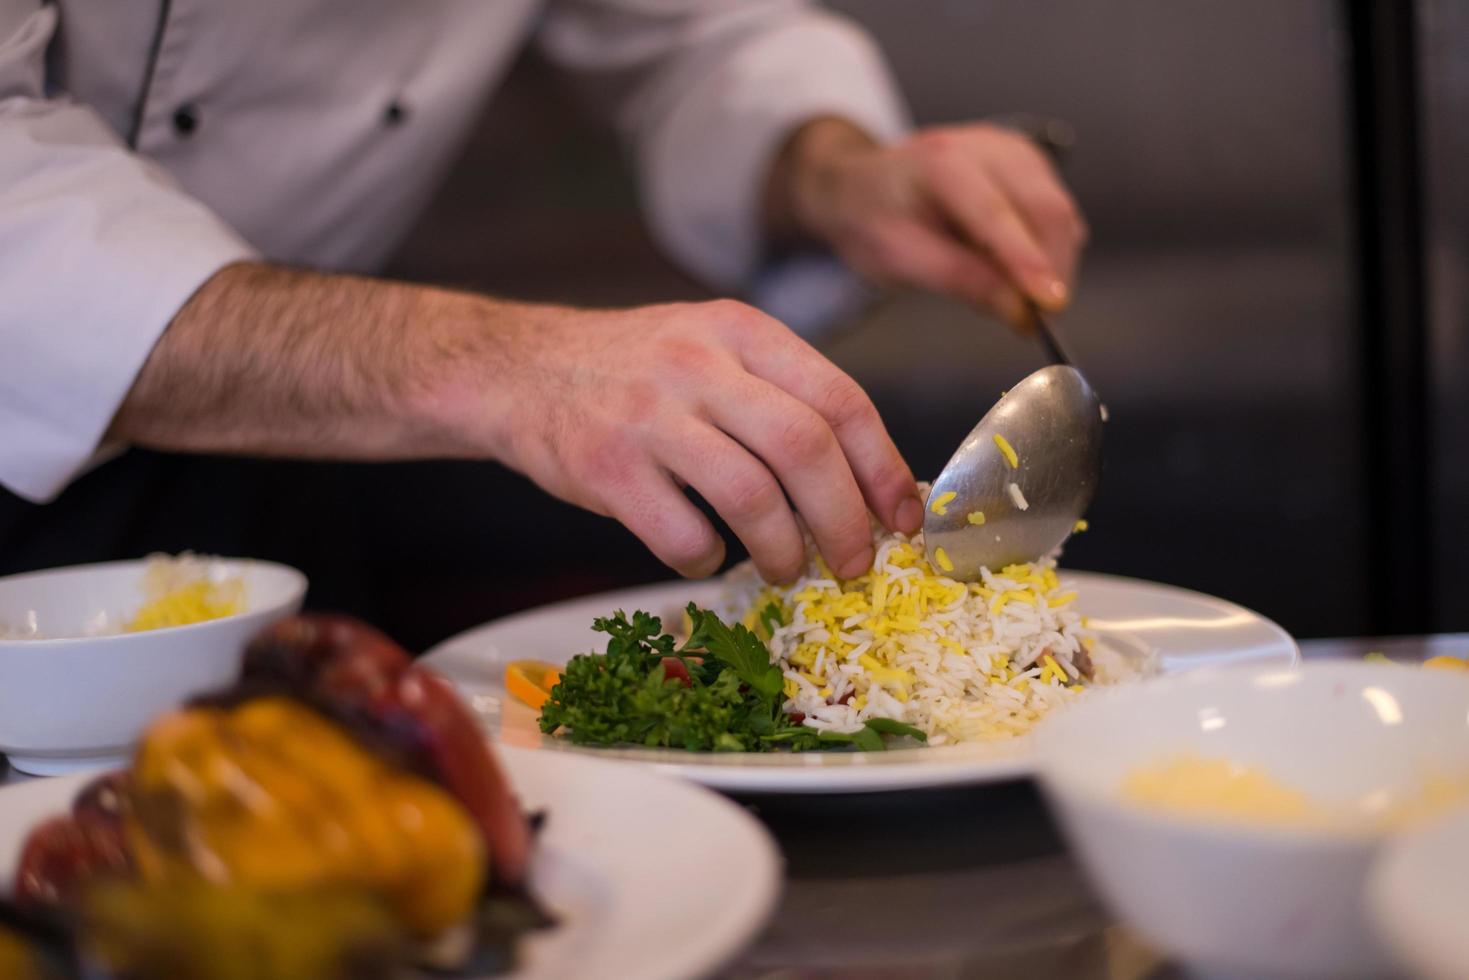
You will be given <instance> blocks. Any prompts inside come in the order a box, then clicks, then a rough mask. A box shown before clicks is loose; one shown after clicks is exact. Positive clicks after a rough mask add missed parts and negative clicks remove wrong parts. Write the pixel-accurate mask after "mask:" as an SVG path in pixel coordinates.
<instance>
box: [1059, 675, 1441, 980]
mask: <svg viewBox="0 0 1469 980" xmlns="http://www.w3.org/2000/svg"><path fill="white" fill-rule="evenodd" d="M1179 753H1190V754H1194V755H1198V756H1204V757H1210V758H1216V757H1222V758H1225V759H1228V760H1229V761H1231V762H1235V763H1239V764H1242V765H1245V766H1249V767H1252V768H1258V769H1261V770H1263V771H1264V772H1266V773H1267V774H1269V775H1270V776H1272V777H1274V778H1275V779H1276V780H1278V781H1280V782H1283V783H1284V784H1286V785H1287V786H1290V787H1292V788H1294V789H1295V790H1297V791H1298V792H1300V793H1303V794H1305V796H1306V797H1307V798H1308V799H1310V800H1313V801H1315V802H1317V803H1318V804H1321V805H1326V806H1340V807H1342V808H1344V809H1345V808H1352V809H1353V810H1356V811H1357V812H1363V813H1365V812H1370V810H1371V808H1372V807H1373V806H1374V804H1375V805H1376V806H1388V805H1391V804H1393V803H1395V802H1399V801H1402V800H1404V799H1408V798H1411V796H1410V795H1409V794H1415V793H1420V794H1421V792H1422V791H1423V789H1424V786H1425V780H1427V779H1429V778H1433V777H1440V778H1443V777H1448V778H1454V777H1456V776H1457V777H1462V776H1463V775H1464V774H1465V773H1464V771H1463V770H1462V769H1460V768H1457V767H1464V766H1466V765H1469V677H1461V676H1457V675H1452V676H1451V675H1449V674H1448V673H1447V672H1441V671H1428V670H1422V669H1420V668H1416V667H1407V666H1400V665H1394V664H1370V663H1359V662H1347V661H1339V662H1315V663H1310V664H1307V665H1306V666H1305V667H1304V668H1302V669H1301V670H1296V671H1265V672H1239V671H1207V672H1200V673H1196V674H1190V675H1188V676H1183V677H1172V678H1158V679H1154V680H1151V681H1147V682H1144V683H1142V684H1138V685H1135V686H1132V687H1129V688H1118V689H1116V690H1113V691H1110V692H1107V693H1106V694H1104V695H1100V696H1098V697H1095V698H1091V699H1088V700H1086V701H1084V702H1080V703H1077V704H1076V705H1074V706H1073V707H1071V708H1069V709H1068V710H1067V711H1065V712H1063V713H1060V714H1057V715H1056V716H1055V717H1053V718H1050V719H1048V720H1047V721H1046V722H1045V723H1044V724H1042V725H1041V726H1040V728H1039V729H1038V730H1037V731H1036V754H1037V762H1038V769H1039V772H1038V775H1039V778H1040V781H1041V785H1042V787H1043V788H1044V790H1045V793H1046V796H1047V798H1048V799H1049V800H1050V801H1051V803H1052V805H1053V806H1054V808H1055V809H1056V811H1057V813H1058V815H1059V817H1060V820H1061V824H1062V827H1063V829H1064V830H1065V831H1066V834H1067V837H1068V838H1069V839H1070V841H1071V843H1072V845H1073V847H1074V849H1075V850H1076V851H1077V853H1078V854H1079V855H1080V857H1081V859H1082V861H1083V863H1084V864H1085V865H1086V867H1087V870H1088V871H1089V873H1090V876H1091V878H1092V881H1093V882H1094V883H1095V885H1096V886H1097V888H1098V891H1099V892H1100V893H1101V895H1102V897H1103V899H1104V900H1105V901H1106V903H1107V904H1108V905H1109V906H1110V907H1111V908H1112V910H1113V911H1114V912H1115V913H1116V914H1118V915H1119V916H1120V917H1121V918H1123V919H1124V920H1126V921H1127V922H1128V923H1130V924H1131V925H1132V926H1133V927H1134V928H1136V929H1137V930H1138V931H1139V932H1140V933H1141V934H1142V935H1143V936H1145V937H1146V938H1148V939H1149V940H1150V941H1151V942H1152V943H1153V944H1155V945H1156V946H1158V947H1159V948H1161V949H1163V950H1164V951H1166V952H1168V953H1170V954H1172V955H1174V956H1176V957H1178V958H1180V959H1182V960H1183V961H1185V962H1187V963H1189V964H1190V965H1192V966H1196V967H1198V968H1201V969H1203V970H1204V971H1206V972H1212V973H1219V974H1233V975H1239V976H1250V977H1348V976H1373V975H1380V974H1383V973H1385V972H1387V971H1388V965H1389V964H1388V960H1387V957H1386V956H1385V954H1384V952H1383V950H1382V948H1381V947H1380V946H1379V945H1378V944H1377V943H1376V942H1375V941H1374V939H1373V937H1372V933H1371V930H1370V928H1369V926H1368V921H1367V916H1366V909H1365V905H1364V901H1363V888H1364V885H1365V883H1366V880H1367V875H1368V873H1369V871H1370V869H1371V867H1372V863H1373V860H1374V859H1375V857H1376V856H1377V854H1378V851H1379V850H1380V848H1381V845H1382V842H1383V841H1384V840H1386V839H1387V837H1386V833H1385V832H1383V831H1377V830H1372V829H1368V828H1366V827H1358V828H1356V829H1350V830H1346V829H1344V830H1336V829H1331V830H1321V831H1308V830H1300V829H1287V828H1277V827H1270V826H1260V825H1255V824H1248V825H1245V824H1239V823H1229V822H1221V821H1211V820H1206V819H1203V818H1200V817H1192V816H1180V815H1175V814H1165V813H1159V812H1157V811H1154V810H1150V809H1147V808H1145V807H1142V806H1139V805H1138V804H1135V803H1131V802H1129V801H1128V800H1126V799H1125V798H1124V797H1123V796H1122V794H1121V791H1120V787H1121V784H1122V782H1123V780H1124V779H1125V778H1126V776H1127V775H1128V774H1129V773H1131V772H1132V771H1134V770H1135V769H1137V768H1138V767H1141V766H1146V765H1150V764H1156V763H1159V762H1163V761H1166V760H1167V759H1168V758H1169V757H1170V756H1176V755H1177V754H1179Z"/></svg>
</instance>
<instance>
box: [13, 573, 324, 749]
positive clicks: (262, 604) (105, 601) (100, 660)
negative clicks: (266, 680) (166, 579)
mask: <svg viewBox="0 0 1469 980" xmlns="http://www.w3.org/2000/svg"><path fill="white" fill-rule="evenodd" d="M219 562H220V563H221V564H222V565H223V566H224V569H225V572H226V573H227V574H229V575H232V576H236V575H237V576H239V577H241V578H242V579H243V580H244V582H245V604H246V608H245V610H244V611H243V612H240V613H236V614H235V615H232V616H225V617H222V618H220V619H212V620H208V621H205V622H202V623H193V624H190V625H188V626H172V627H167V628H164V629H157V630H147V631H143V632H138V633H109V634H105V635H100V636H88V635H84V634H86V633H88V632H89V631H95V630H96V629H97V627H98V625H99V624H105V623H122V622H125V621H126V620H127V619H128V617H129V616H130V615H131V614H132V611H134V610H136V609H137V608H138V606H140V605H141V604H142V602H143V580H144V568H145V565H146V562H145V561H118V562H106V563H103V564H97V565H77V566H74V567H71V568H57V569H51V570H48V571H44V572H30V573H27V574H24V575H11V576H7V577H5V578H0V625H3V626H5V627H7V628H9V629H10V630H12V631H14V630H19V629H24V630H26V631H28V632H36V633H39V634H40V636H42V637H58V638H57V639H13V638H10V639H7V638H3V636H0V752H3V753H4V754H5V755H7V756H8V757H9V758H10V764H11V765H13V766H14V767H15V768H17V769H19V770H21V771H23V772H28V773H32V774H35V775H44V776H49V775H55V774H57V773H62V772H71V771H73V770H77V769H87V768H94V767H97V766H108V765H114V764H116V763H119V762H121V761H123V760H124V759H125V758H126V757H127V754H128V752H129V750H130V749H131V747H132V745H133V743H134V742H135V741H136V740H137V737H138V735H139V734H140V733H141V732H142V730H143V727H144V726H145V725H146V724H147V723H148V721H149V720H150V719H151V718H152V717H153V716H154V715H156V714H158V713H159V712H160V711H164V710H166V709H168V708H171V707H173V706H175V705H177V704H178V703H180V702H181V701H183V700H185V699H186V698H189V697H191V696H193V695H195V694H199V693H201V692H203V691H208V690H211V689H214V688H217V687H223V686H225V685H227V684H229V683H230V682H232V681H233V680H234V679H235V678H236V677H237V676H238V674H239V670H240V657H241V654H242V653H243V651H244V649H245V644H246V643H248V642H249V640H250V638H251V637H252V636H254V635H255V634H256V633H258V632H260V630H262V629H263V628H265V627H266V626H267V625H269V624H270V623H272V622H274V621H275V620H277V619H280V618H282V617H284V616H288V615H290V614H291V613H293V612H295V611H296V610H298V609H299V608H300V607H301V600H302V598H303V597H304V596H305V594H306V576H304V575H302V574H301V573H300V572H298V571H296V570H295V569H294V568H289V567H287V566H285V565H277V564H275V563H273V562H265V561H252V560H246V559H219Z"/></svg>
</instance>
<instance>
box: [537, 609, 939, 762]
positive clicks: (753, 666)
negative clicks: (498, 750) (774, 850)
mask: <svg viewBox="0 0 1469 980" xmlns="http://www.w3.org/2000/svg"><path fill="white" fill-rule="evenodd" d="M688 614H689V619H690V622H691V623H692V624H693V632H692V633H691V634H690V636H689V639H688V640H687V641H686V642H685V643H684V644H683V645H682V646H677V641H676V640H675V639H674V638H673V637H672V636H670V635H668V634H666V633H664V632H663V622H662V620H660V619H659V618H658V617H657V616H653V615H650V614H648V613H646V612H643V611H641V610H639V611H636V612H634V613H633V614H632V619H630V620H629V619H628V617H627V615H626V614H625V613H624V612H622V611H621V610H618V611H617V612H616V613H614V614H613V616H612V617H611V618H604V619H597V620H595V621H594V622H593V623H592V628H593V629H595V630H597V631H598V632H601V633H606V634H607V638H608V639H607V649H606V651H605V652H603V653H586V654H579V655H577V656H575V657H572V658H571V661H570V662H569V663H568V664H567V665H566V669H565V670H564V671H563V672H562V674H561V680H560V682H559V683H558V684H557V685H556V687H555V688H553V689H552V691H551V697H550V699H549V700H548V701H547V702H546V704H545V706H544V707H543V708H542V709H541V719H540V724H541V731H543V732H546V733H548V734H550V733H555V732H558V731H564V732H565V734H566V735H567V737H568V738H570V739H571V740H572V741H573V742H576V743H578V744H581V745H617V744H631V745H646V746H650V747H659V746H661V747H667V748H680V749H688V750H691V751H706V752H710V751H712V752H768V751H775V750H785V751H806V750H811V749H827V748H838V747H851V748H856V749H860V750H862V751H867V752H875V751H880V750H881V749H883V748H884V747H885V746H884V742H883V738H882V736H883V735H904V736H908V737H910V738H915V739H917V740H919V741H925V740H926V739H925V736H924V734H923V732H922V731H920V730H919V729H917V728H914V727H913V726H911V725H905V724H903V723H902V722H897V721H891V720H889V719H882V718H875V719H872V720H871V721H869V722H868V723H867V727H865V728H862V729H859V730H858V731H856V732H851V733H841V732H822V731H818V730H817V729H814V728H807V727H806V726H804V725H797V724H792V723H791V718H790V716H789V715H787V714H786V713H785V712H783V711H782V710H781V705H782V704H783V703H784V700H785V699H784V697H783V690H782V688H783V680H782V677H781V672H780V668H779V667H777V666H775V665H774V664H772V663H771V662H770V650H769V648H768V647H766V645H765V644H764V643H763V642H762V641H761V640H760V638H759V637H758V636H756V635H755V634H754V633H752V632H751V631H750V630H748V629H746V628H745V627H744V626H743V625H742V624H739V623H736V624H734V625H733V626H730V625H726V624H725V623H724V622H722V621H721V620H720V619H719V617H718V616H716V615H714V614H713V613H712V612H709V611H708V610H706V609H700V608H699V607H698V606H696V605H694V604H693V603H689V607H688ZM760 619H761V624H760V625H761V627H762V628H763V630H764V631H765V632H767V633H768V632H769V631H771V630H772V629H774V628H776V627H778V626H779V625H780V624H781V619H782V616H781V611H780V607H779V606H778V605H776V604H774V603H772V604H771V605H769V606H767V607H766V608H765V609H763V610H761V613H760Z"/></svg>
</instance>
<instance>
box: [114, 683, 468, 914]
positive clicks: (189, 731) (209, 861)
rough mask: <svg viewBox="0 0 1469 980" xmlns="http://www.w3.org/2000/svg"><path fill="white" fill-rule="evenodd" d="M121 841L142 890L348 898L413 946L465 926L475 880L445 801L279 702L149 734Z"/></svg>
mask: <svg viewBox="0 0 1469 980" xmlns="http://www.w3.org/2000/svg"><path fill="white" fill-rule="evenodd" d="M128 839H129V842H130V844H131V845H132V850H133V853H134V854H135V856H136V860H137V863H138V868H139V870H140V872H141V873H142V876H143V877H144V879H145V880H149V881H152V882H158V883H160V884H165V885H167V886H168V888H174V887H178V886H179V885H180V884H183V885H189V884H192V883H196V882H201V881H205V880H207V881H212V882H214V883H216V884H239V885H244V886H248V887H252V888H259V889H263V890H267V891H275V892H282V893H292V892H304V891H312V890H321V889H328V890H330V889H343V888H359V889H361V890H362V891H363V892H364V893H366V894H371V895H376V896H378V897H379V898H381V899H382V900H383V901H384V902H385V903H386V904H387V905H388V907H389V908H391V909H392V911H393V913H394V915H395V916H396V917H397V919H398V920H399V921H401V922H402V923H404V924H405V925H406V926H407V928H408V930H409V931H410V932H411V933H412V934H413V935H415V936H418V937H422V938H429V937H433V936H436V935H438V934H439V933H441V932H443V931H444V930H446V929H448V928H449V927H450V926H453V925H455V924H456V923H458V922H460V921H462V920H463V919H465V918H466V916H468V914H469V912H470V909H471V908H472V906H473V905H474V903H475V900H476V899H477V898H478V897H479V894H480V889H481V886H482V885H483V880H484V868H485V853H484V844H483V842H482V840H481V838H480V836H479V833H478V831H477V829H476V827H475V826H474V824H473V823H472V822H471V820H470V818H469V815H468V814H467V813H466V812H465V810H464V808H463V807H462V806H460V805H459V803H458V801H456V800H455V799H454V798H453V797H452V796H450V795H449V794H448V793H446V792H445V791H444V790H442V789H440V788H439V787H438V786H436V785H434V784H433V783H431V782H429V781H427V780H425V779H422V778H420V777H418V776H415V775H412V774H410V773H406V772H403V771H401V770H399V769H397V768H395V767H393V766H390V765H389V764H387V763H385V762H383V761H382V760H380V759H379V758H377V757H376V756H375V755H373V754H372V753H370V752H369V751H367V750H366V749H364V748H363V747H362V746H361V745H359V744H357V743H356V742H355V741H353V739H352V738H350V737H349V736H348V735H347V734H346V733H345V732H344V731H343V730H342V729H341V727H340V726H338V725H335V724H333V723H332V722H330V721H328V720H326V719H324V718H322V717H321V716H320V715H318V714H317V713H316V712H314V711H312V710H310V709H309V708H306V707H305V706H303V705H300V704H298V703H296V702H294V701H291V700H290V699H287V698H275V697H270V698H258V699H255V700H252V701H249V702H247V703H245V704H243V705H240V706H238V707H236V708H233V709H215V708H192V709H189V710H186V711H181V712H176V713H174V714H171V715H167V716H165V717H164V718H162V719H160V720H159V721H157V722H155V723H154V724H153V726H152V727H151V728H150V729H149V730H148V732H147V733H146V734H145V736H144V738H143V742H142V745H141V746H140V747H139V749H138V755H137V759H136V761H135V762H134V767H133V814H132V816H131V819H130V820H129V821H128Z"/></svg>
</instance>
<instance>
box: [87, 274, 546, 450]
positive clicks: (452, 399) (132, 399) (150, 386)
mask: <svg viewBox="0 0 1469 980" xmlns="http://www.w3.org/2000/svg"><path fill="white" fill-rule="evenodd" d="M531 311H534V313H533V314H532V313H531ZM520 312H525V313H526V314H527V315H545V313H546V311H545V309H544V308H538V307H530V306H521V305H519V304H510V303H504V302H500V301H497V300H493V299H490V298H487V297H481V296H475V295H472V294H467V293H459V292H453V291H450V290H443V289H435V288H432V287H425V286H418V285H413V284H408V283H397V282H389V281H386V280H378V279H367V278H361V277H356V276H345V275H331V274H324V273H317V272H310V271H303V270H294V269H285V268H279V267H275V266H270V265H265V264H259V263H240V264H236V265H231V266H228V267H226V268H224V269H222V270H221V271H220V272H218V273H216V274H215V275H214V276H213V277H212V278H211V279H210V280H209V281H208V282H206V283H205V284H204V286H203V287H201V288H200V289H199V291H198V292H197V293H196V294H195V295H194V296H193V297H192V298H191V299H190V300H189V301H188V302H187V303H186V304H185V305H184V307H183V308H182V309H180V311H179V312H178V314H177V315H176V316H175V317H174V320H173V322H172V323H171V324H170V325H169V327H168V329H167V330H165V331H164V333H163V336H162V337H161V338H160V340H159V342H158V345H157V346H156V347H155V348H154V350H153V352H152V354H151V355H150V356H149V358H148V361H147V363H146V364H145V365H144V367H143V370H142V372H141V373H140V374H139V376H138V378H137V380H136V381H135V382H134V384H133V387H132V389H131V391H130V392H129V393H128V395H127V398H126V399H125V400H124V402H123V404H122V406H121V408H120V409H119V411H118V413H117V415H116V417H115V418H114V419H113V423H112V426H111V428H110V430H109V433H108V436H109V438H111V439H116V440H121V441H125V442H129V443H133V444H136V445H143V446H148V447H152V448H157V449H170V450H186V451H193V452H225V453H229V452H240V453H253V454H266V455H281V456H311V457H317V458H321V457H331V458H339V459H408V458H423V457H429V456H463V455H472V456H498V455H499V453H498V452H497V443H498V441H499V429H498V415H499V414H501V413H500V412H499V408H500V405H499V404H498V402H497V397H496V396H497V392H496V391H495V390H494V383H493V382H494V378H495V376H496V375H497V374H498V373H499V369H498V368H497V366H496V365H497V364H499V363H500V362H501V361H502V360H503V359H504V358H505V357H507V356H508V354H507V351H506V348H507V344H506V339H507V336H506V335H507V333H508V331H509V330H510V329H512V328H515V327H517V326H518V325H516V324H514V323H513V321H514V320H515V319H516V318H517V315H518V313H520ZM506 368H507V369H508V365H506Z"/></svg>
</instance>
